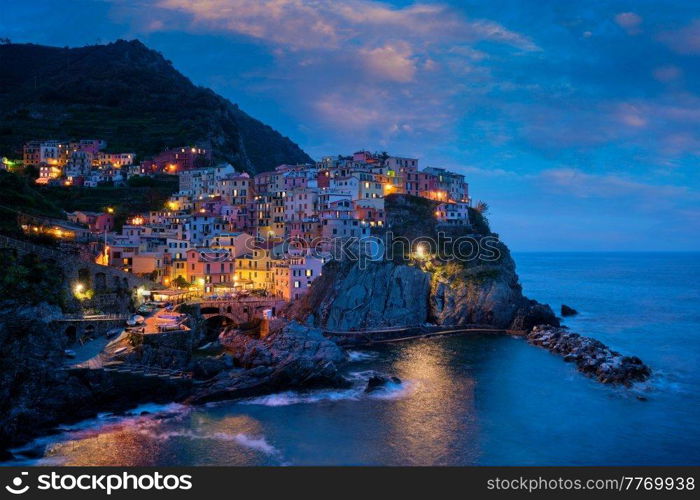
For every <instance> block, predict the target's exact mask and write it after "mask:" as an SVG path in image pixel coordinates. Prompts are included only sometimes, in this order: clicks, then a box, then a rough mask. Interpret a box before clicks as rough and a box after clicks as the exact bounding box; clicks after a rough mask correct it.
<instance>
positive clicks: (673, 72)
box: [653, 64, 683, 83]
mask: <svg viewBox="0 0 700 500" xmlns="http://www.w3.org/2000/svg"><path fill="white" fill-rule="evenodd" d="M653 75H654V78H655V79H656V80H658V81H660V82H663V83H670V82H673V81H675V80H678V79H679V78H680V77H681V76H682V75H683V70H681V69H680V68H679V67H678V66H674V65H672V64H671V65H667V66H659V67H658V68H654V71H653Z"/></svg>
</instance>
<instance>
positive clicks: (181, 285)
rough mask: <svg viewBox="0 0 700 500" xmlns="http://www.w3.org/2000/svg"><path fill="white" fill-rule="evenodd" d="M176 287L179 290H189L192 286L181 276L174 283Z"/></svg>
mask: <svg viewBox="0 0 700 500" xmlns="http://www.w3.org/2000/svg"><path fill="white" fill-rule="evenodd" d="M172 284H173V285H174V286H176V287H177V288H187V287H189V286H190V284H189V283H188V282H187V280H186V279H185V278H183V277H182V276H181V275H180V276H178V277H177V278H175V279H174V280H173V282H172Z"/></svg>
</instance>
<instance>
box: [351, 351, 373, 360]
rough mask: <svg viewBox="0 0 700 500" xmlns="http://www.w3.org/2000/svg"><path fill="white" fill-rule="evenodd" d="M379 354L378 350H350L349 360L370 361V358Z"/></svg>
mask: <svg viewBox="0 0 700 500" xmlns="http://www.w3.org/2000/svg"><path fill="white" fill-rule="evenodd" d="M378 356H379V354H378V353H376V352H367V351H348V360H349V361H350V362H356V361H368V360H370V359H376V358H377V357H378Z"/></svg>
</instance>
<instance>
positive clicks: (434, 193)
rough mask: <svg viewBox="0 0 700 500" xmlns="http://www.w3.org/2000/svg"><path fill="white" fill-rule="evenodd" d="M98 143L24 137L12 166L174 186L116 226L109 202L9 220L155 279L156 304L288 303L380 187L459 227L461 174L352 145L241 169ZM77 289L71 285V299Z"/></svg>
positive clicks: (373, 220)
mask: <svg viewBox="0 0 700 500" xmlns="http://www.w3.org/2000/svg"><path fill="white" fill-rule="evenodd" d="M106 146H107V144H106V143H105V141H103V140H92V139H82V140H77V141H56V140H45V141H31V142H28V143H26V144H25V145H24V148H23V153H24V157H23V161H24V165H33V166H35V167H36V168H38V171H39V176H38V178H37V179H36V181H35V182H36V183H37V184H46V185H50V186H57V187H66V188H68V187H71V186H82V187H84V188H95V187H97V186H103V185H115V186H119V185H128V184H127V182H128V181H129V179H131V178H133V177H148V176H154V175H163V174H168V175H173V176H178V183H179V190H178V191H177V192H176V193H174V194H172V196H171V197H170V198H169V199H168V200H167V201H166V202H165V204H164V206H163V207H162V208H161V209H160V210H157V211H149V212H145V213H130V214H122V215H126V222H125V223H124V224H122V225H121V227H116V225H115V219H116V215H117V214H115V209H114V208H112V207H105V209H104V211H101V212H88V211H76V212H70V213H68V220H56V219H50V220H49V219H46V218H42V219H37V218H31V217H28V218H25V219H23V223H22V225H21V227H22V229H23V231H25V232H26V233H28V234H32V235H37V234H42V235H48V236H50V237H53V238H55V239H57V240H60V241H62V242H65V243H71V244H73V245H74V246H78V247H80V249H81V251H82V252H83V253H84V254H87V256H88V258H90V259H91V260H94V262H95V263H96V264H101V265H107V266H112V267H114V268H117V269H120V270H122V271H126V272H128V273H132V274H134V275H137V276H140V277H145V278H148V279H150V280H151V281H152V282H155V283H158V284H159V285H160V286H161V287H162V288H163V290H161V291H159V292H158V297H159V298H160V299H161V300H167V301H168V302H182V301H185V300H189V299H191V298H193V297H209V298H218V297H222V298H223V297H226V298H228V299H231V298H235V297H240V296H242V297H246V296H250V295H254V296H259V297H270V298H276V299H279V300H282V301H294V300H296V299H299V298H300V297H301V296H302V295H303V294H304V293H305V292H306V291H307V290H308V289H309V287H310V286H311V283H312V282H313V281H314V280H315V279H316V278H318V277H319V276H321V274H322V272H323V266H324V264H325V263H326V262H327V261H328V254H327V252H328V251H329V250H330V249H331V246H332V245H334V244H337V243H338V242H339V241H343V240H345V239H348V238H356V239H358V240H362V239H363V238H367V237H369V236H370V235H371V234H373V230H374V229H381V228H382V227H384V225H385V223H386V218H385V207H384V200H385V197H386V196H388V195H390V194H409V195H413V196H418V197H423V198H427V199H430V200H433V201H436V202H437V205H436V209H435V213H434V216H435V218H436V220H437V221H438V223H440V224H447V225H468V224H469V207H470V206H471V198H470V196H469V189H468V184H467V182H466V181H465V178H464V176H463V175H460V174H457V173H454V172H450V171H448V170H446V169H443V168H435V167H425V168H422V169H421V168H419V160H418V159H417V158H410V157H403V156H394V155H391V154H388V153H385V152H382V153H372V152H369V151H364V150H363V151H357V152H355V153H353V154H352V155H348V156H326V157H323V158H321V159H320V161H317V162H316V163H311V164H300V165H279V166H278V167H276V168H275V169H274V170H273V171H267V172H262V173H259V174H257V175H250V174H248V173H246V172H242V171H239V170H237V169H236V168H234V167H233V166H232V165H230V164H215V163H214V162H213V161H212V156H213V155H212V151H211V150H210V149H208V148H204V147H201V146H191V145H190V146H182V147H177V148H173V149H168V150H166V151H163V152H162V153H160V154H158V155H156V156H155V157H153V158H151V159H146V160H143V161H140V162H139V163H136V162H135V159H136V155H135V154H134V153H130V152H122V153H107V152H105V149H106ZM290 242H292V243H290ZM312 249H313V251H312ZM88 287H89V284H83V283H76V284H75V294H76V295H78V294H81V295H82V294H85V293H86V291H87V290H86V288H88ZM151 298H154V297H151Z"/></svg>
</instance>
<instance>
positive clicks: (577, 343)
mask: <svg viewBox="0 0 700 500" xmlns="http://www.w3.org/2000/svg"><path fill="white" fill-rule="evenodd" d="M525 338H526V339H527V341H528V342H529V343H531V344H533V345H536V346H540V347H544V348H545V349H547V350H549V351H551V352H553V353H556V354H560V355H562V356H564V360H565V361H570V362H573V363H575V364H576V367H577V368H578V370H579V371H580V372H582V373H585V374H586V375H589V376H591V377H594V378H595V379H597V380H598V381H599V382H602V383H604V384H619V385H624V386H626V387H629V386H631V385H632V384H633V383H635V382H644V381H645V380H647V379H648V378H649V377H650V376H651V369H650V368H649V367H648V366H647V365H645V364H644V363H643V362H642V360H641V359H639V358H638V357H636V356H623V355H622V354H620V353H619V352H617V351H613V350H612V349H610V348H609V347H608V346H606V345H605V344H603V343H602V342H600V341H599V340H596V339H593V338H590V337H584V336H582V335H579V334H578V333H572V332H569V331H568V330H567V329H565V328H561V327H553V326H549V325H539V326H535V327H533V329H532V330H531V331H530V332H529V333H527V334H526V335H525Z"/></svg>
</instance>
